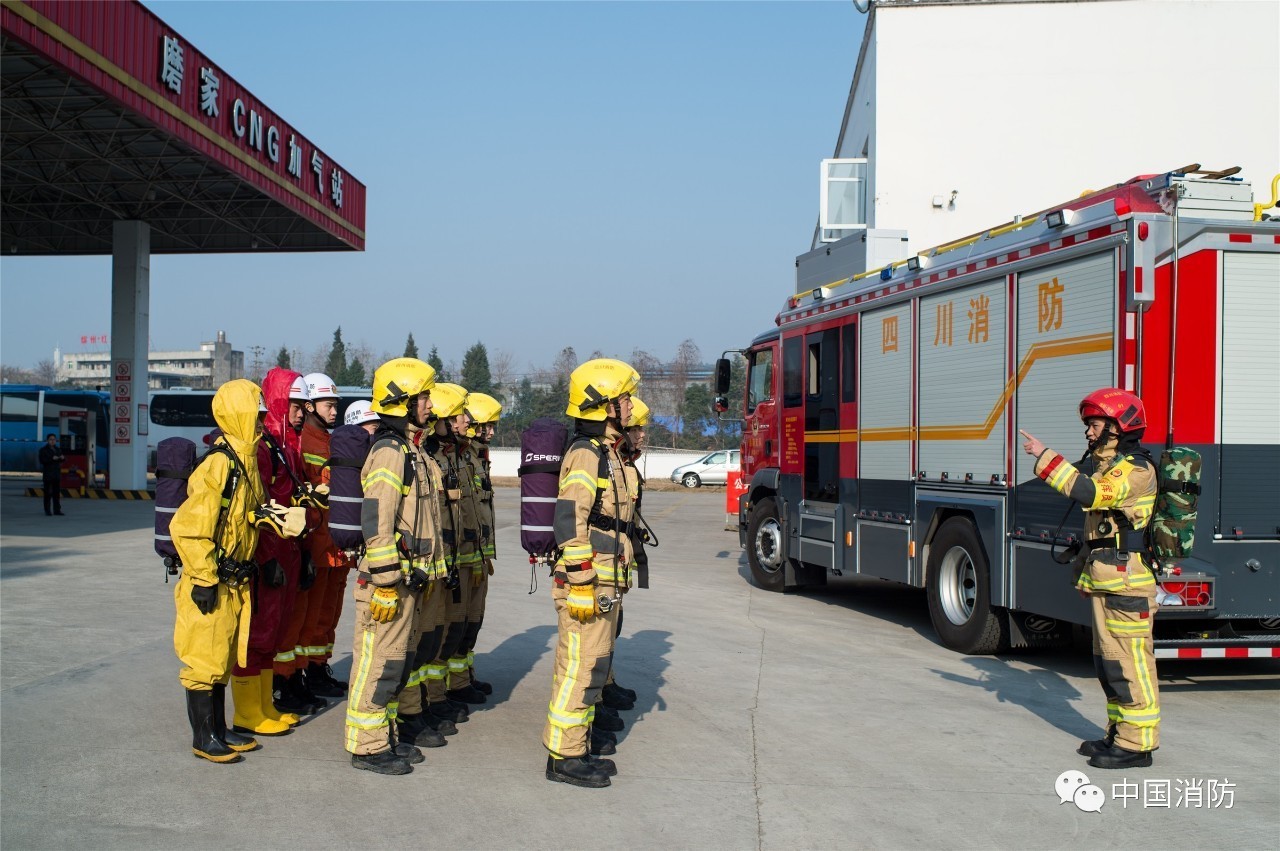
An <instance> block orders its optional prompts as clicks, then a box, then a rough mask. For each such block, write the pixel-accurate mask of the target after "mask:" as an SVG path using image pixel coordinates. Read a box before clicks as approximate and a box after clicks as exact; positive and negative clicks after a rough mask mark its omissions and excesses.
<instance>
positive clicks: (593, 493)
mask: <svg viewBox="0 0 1280 851" xmlns="http://www.w3.org/2000/svg"><path fill="white" fill-rule="evenodd" d="M620 440H622V434H621V432H619V431H618V430H617V429H616V428H614V427H613V424H612V423H606V425H605V431H604V434H602V435H600V436H597V437H585V436H582V435H577V436H575V439H574V442H573V445H572V446H570V448H569V451H568V452H566V453H565V455H564V460H563V461H561V463H560V492H559V494H558V496H557V498H556V510H555V520H554V523H553V528H554V529H555V535H556V543H557V544H558V545H559V547H560V549H561V554H560V560H559V561H558V562H557V563H556V570H557V573H559V572H563V573H564V574H565V575H566V578H567V580H568V582H569V584H571V585H585V584H589V583H593V582H595V583H600V584H607V585H612V586H614V587H616V588H626V587H627V586H628V585H629V584H630V570H629V567H630V565H631V563H632V561H633V560H634V556H633V554H632V550H631V537H630V535H629V534H628V532H627V531H625V529H619V528H618V526H619V525H620V524H621V525H623V526H626V525H627V524H630V523H631V521H632V520H634V519H635V511H634V509H635V498H636V491H635V487H636V485H637V480H636V479H634V478H632V477H630V476H628V475H627V474H626V471H625V468H624V465H623V462H622V458H621V457H620V456H619V455H618V442H619V441H620ZM602 456H603V460H604V464H603V465H602V463H601V458H602ZM597 497H598V499H597ZM609 527H612V528H609Z"/></svg>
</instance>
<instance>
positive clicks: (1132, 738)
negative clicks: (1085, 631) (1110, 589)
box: [1089, 591, 1160, 752]
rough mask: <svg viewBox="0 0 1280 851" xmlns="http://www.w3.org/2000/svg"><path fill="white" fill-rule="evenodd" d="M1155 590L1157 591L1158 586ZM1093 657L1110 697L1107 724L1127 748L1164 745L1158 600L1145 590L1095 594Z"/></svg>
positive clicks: (1141, 748) (1134, 749)
mask: <svg viewBox="0 0 1280 851" xmlns="http://www.w3.org/2000/svg"><path fill="white" fill-rule="evenodd" d="M1151 593H1153V594H1154V591H1152V592H1151ZM1089 596H1090V604H1091V605H1092V607H1093V663H1094V668H1095V669H1096V670H1097V673H1098V681H1099V682H1100V683H1101V684H1102V691H1103V693H1104V694H1105V695H1106V697H1107V727H1108V728H1111V727H1114V728H1115V731H1116V738H1115V743H1116V744H1117V745H1118V746H1120V747H1122V748H1124V749H1125V750H1127V751H1136V752H1142V751H1153V750H1155V749H1156V748H1158V747H1159V746H1160V688H1159V685H1158V683H1157V680H1156V658H1155V653H1154V652H1153V647H1152V642H1151V624H1152V621H1153V620H1154V619H1155V613H1156V608H1157V606H1156V603H1155V601H1154V600H1153V599H1152V598H1151V597H1150V596H1146V595H1142V596H1130V595H1122V594H1106V593H1102V592H1098V591H1094V592H1092V593H1091V594H1090V595H1089Z"/></svg>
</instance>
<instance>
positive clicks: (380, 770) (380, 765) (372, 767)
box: [351, 746, 421, 774]
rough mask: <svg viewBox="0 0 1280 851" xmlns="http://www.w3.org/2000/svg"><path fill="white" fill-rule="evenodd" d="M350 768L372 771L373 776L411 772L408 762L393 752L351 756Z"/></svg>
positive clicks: (411, 767)
mask: <svg viewBox="0 0 1280 851" xmlns="http://www.w3.org/2000/svg"><path fill="white" fill-rule="evenodd" d="M410 747H412V746H410ZM419 756H421V754H419ZM351 767H352V768H361V769H364V770H365V771H372V772H373V773H374V774H408V773H410V772H411V771H413V766H412V765H410V764H409V761H408V760H406V759H405V758H404V757H402V756H400V755H399V754H397V753H396V752H395V751H394V750H386V751H383V752H382V753H374V754H352V755H351Z"/></svg>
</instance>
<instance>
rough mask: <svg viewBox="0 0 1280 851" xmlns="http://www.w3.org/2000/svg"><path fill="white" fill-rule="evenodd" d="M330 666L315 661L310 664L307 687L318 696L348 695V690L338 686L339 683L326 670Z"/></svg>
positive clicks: (306, 678)
mask: <svg viewBox="0 0 1280 851" xmlns="http://www.w3.org/2000/svg"><path fill="white" fill-rule="evenodd" d="M328 667H329V666H328V665H319V664H316V663H315V662H312V663H311V664H310V665H308V666H307V673H306V677H305V681H306V684H307V688H308V689H310V690H311V693H312V694H314V695H315V696H316V697H346V696H347V690H346V689H345V688H338V683H337V682H336V681H335V680H334V679H333V678H332V677H330V676H329V674H328V672H327V671H326V670H325V669H326V668H328Z"/></svg>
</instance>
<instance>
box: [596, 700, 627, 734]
mask: <svg viewBox="0 0 1280 851" xmlns="http://www.w3.org/2000/svg"><path fill="white" fill-rule="evenodd" d="M593 726H595V727H597V728H599V729H601V730H604V731H605V732H608V733H620V732H622V728H623V727H624V726H626V725H625V724H623V723H622V719H621V718H620V717H618V713H617V711H616V710H613V709H610V708H609V707H607V706H605V705H604V704H602V703H597V704H596V720H595V721H594V722H593Z"/></svg>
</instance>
